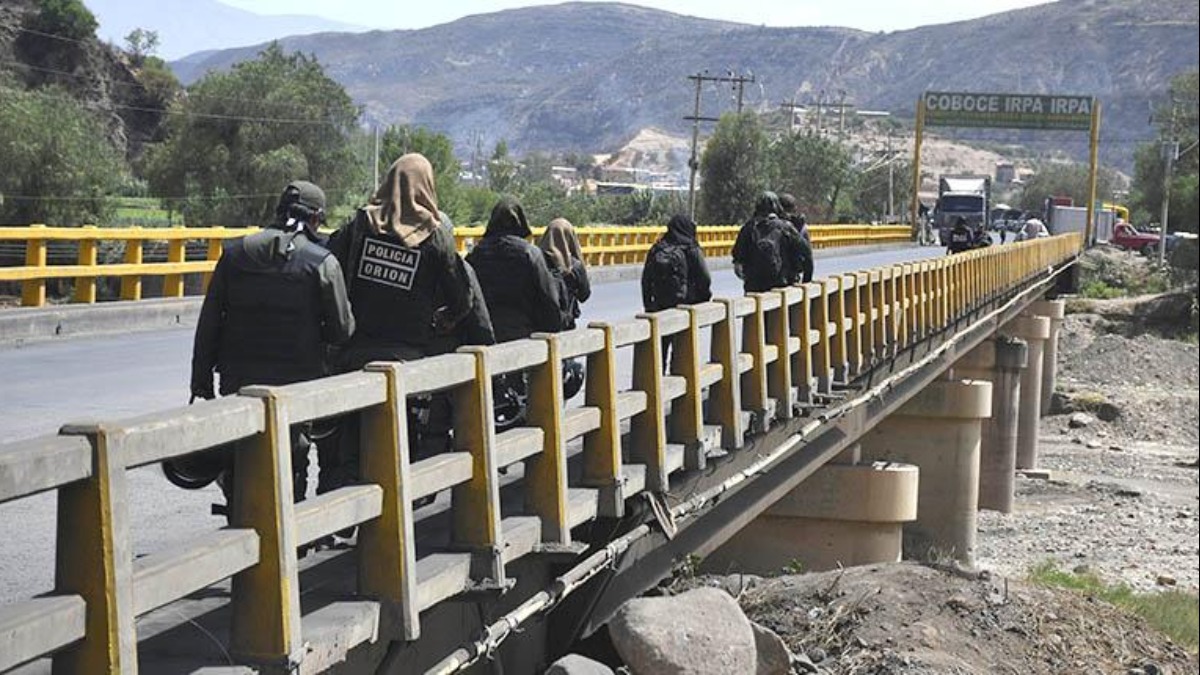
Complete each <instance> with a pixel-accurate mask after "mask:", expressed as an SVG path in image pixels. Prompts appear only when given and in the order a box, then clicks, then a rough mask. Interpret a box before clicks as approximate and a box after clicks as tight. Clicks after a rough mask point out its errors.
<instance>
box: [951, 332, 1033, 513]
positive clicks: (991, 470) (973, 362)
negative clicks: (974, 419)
mask: <svg viewBox="0 0 1200 675" xmlns="http://www.w3.org/2000/svg"><path fill="white" fill-rule="evenodd" d="M1028 360H1029V347H1028V345H1026V344H1025V342H1023V341H1022V340H1020V339H1017V338H1005V337H997V338H994V339H992V340H988V341H986V342H983V343H982V344H980V345H979V346H978V347H976V348H975V349H973V350H971V352H970V353H969V354H967V355H966V356H965V357H963V358H962V359H960V360H959V361H958V363H956V364H954V369H953V370H954V375H955V376H956V377H961V378H964V379H968V380H987V381H989V382H991V383H992V416H991V417H990V418H988V419H986V420H984V421H983V429H982V432H983V437H982V439H981V441H980V446H979V508H981V509H987V510H990V511H999V512H1001V513H1011V512H1012V508H1013V491H1014V488H1015V487H1016V483H1015V478H1016V476H1015V471H1016V468H1017V428H1018V422H1019V419H1020V417H1019V412H1020V400H1021V371H1023V370H1024V369H1025V367H1026V364H1027V362H1028Z"/></svg>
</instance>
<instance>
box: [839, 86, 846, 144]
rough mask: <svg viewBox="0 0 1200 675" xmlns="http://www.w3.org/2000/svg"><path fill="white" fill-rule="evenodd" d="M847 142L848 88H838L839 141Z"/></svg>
mask: <svg viewBox="0 0 1200 675" xmlns="http://www.w3.org/2000/svg"><path fill="white" fill-rule="evenodd" d="M845 142H846V90H845V89H839V90H838V143H845Z"/></svg>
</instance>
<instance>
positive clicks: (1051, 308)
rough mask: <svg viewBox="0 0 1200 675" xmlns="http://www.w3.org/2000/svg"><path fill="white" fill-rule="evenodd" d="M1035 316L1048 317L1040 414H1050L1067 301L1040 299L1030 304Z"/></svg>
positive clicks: (1043, 356) (1056, 381)
mask: <svg viewBox="0 0 1200 675" xmlns="http://www.w3.org/2000/svg"><path fill="white" fill-rule="evenodd" d="M1029 310H1030V311H1031V312H1032V313H1033V314H1034V315H1036V316H1044V317H1046V318H1048V319H1050V335H1049V337H1047V338H1046V347H1045V349H1043V350H1042V399H1041V414H1042V415H1048V414H1050V398H1051V397H1052V396H1054V389H1055V387H1057V386H1058V336H1059V334H1060V333H1061V332H1062V326H1063V319H1064V318H1065V317H1066V315H1067V303H1066V302H1065V301H1063V300H1041V301H1039V302H1035V303H1033V304H1032V305H1030V307H1029Z"/></svg>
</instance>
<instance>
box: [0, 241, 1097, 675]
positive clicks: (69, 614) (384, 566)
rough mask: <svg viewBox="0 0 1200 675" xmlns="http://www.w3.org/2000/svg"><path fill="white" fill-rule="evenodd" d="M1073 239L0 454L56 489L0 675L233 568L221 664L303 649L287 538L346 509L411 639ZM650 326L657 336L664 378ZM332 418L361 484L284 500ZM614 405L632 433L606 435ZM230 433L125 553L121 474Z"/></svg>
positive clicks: (39, 487) (1038, 270)
mask: <svg viewBox="0 0 1200 675" xmlns="http://www.w3.org/2000/svg"><path fill="white" fill-rule="evenodd" d="M1080 244H1081V241H1080V238H1079V237H1078V236H1077V235H1063V236H1059V237H1052V238H1048V239H1039V240H1034V241H1029V242H1022V243H1018V244H1012V245H1007V246H995V247H991V248H988V249H983V250H977V251H971V252H967V253H963V254H959V255H955V256H948V257H944V258H940V259H937V260H930V261H924V262H914V263H908V264H902V265H890V266H886V267H879V268H873V269H865V270H861V271H857V272H852V273H846V274H839V275H836V276H831V277H826V278H823V279H820V280H818V281H815V282H812V283H804V284H798V285H796V286H791V287H787V288H779V289H775V290H773V291H770V292H766V293H753V294H749V295H746V296H743V297H737V298H722V299H717V300H714V301H712V302H706V303H703V304H699V305H691V306H685V307H681V308H676V309H670V310H665V311H661V312H656V313H653V314H641V315H638V316H637V317H636V318H629V319H627V320H624V321H617V322H611V323H593V324H591V325H589V326H588V327H586V328H580V329H578V330H573V331H570V332H565V333H558V334H541V335H535V336H533V337H532V338H530V339H526V340H518V341H514V342H509V343H505V344H500V345H496V346H493V347H470V348H463V349H461V350H459V351H458V352H457V353H453V354H447V355H444V356H438V357H433V358H427V359H422V360H418V361H413V362H408V363H373V364H370V365H368V366H367V367H366V368H365V369H364V370H362V371H361V372H353V373H349V374H344V375H338V376H334V377H329V378H325V379H321V380H315V381H311V382H305V383H299V384H293V385H287V386H277V387H258V386H256V387H248V388H245V389H243V390H242V391H241V392H240V393H239V394H238V395H236V396H229V397H226V398H222V399H219V400H215V401H204V402H200V403H197V404H196V405H192V406H187V407H182V408H176V409H172V410H167V411H164V412H156V413H151V414H148V415H144V416H141V417H134V418H130V419H122V420H116V421H111V422H103V423H89V424H81V425H67V426H64V427H63V428H62V430H61V431H60V433H59V434H58V435H54V436H44V437H40V438H35V439H32V440H29V441H22V442H17V443H10V444H8V445H3V446H0V503H2V502H6V501H10V500H14V499H21V498H24V497H26V496H29V495H33V494H35V493H39V492H43V491H48V490H54V491H56V492H57V496H58V509H57V519H58V524H57V538H56V541H57V542H58V549H57V551H56V556H55V565H56V570H55V582H56V587H55V588H54V590H53V592H51V593H49V594H46V595H41V596H38V597H32V598H28V599H25V600H23V601H19V602H17V603H15V604H11V605H9V606H7V607H5V608H3V611H2V612H0V614H2V616H0V645H4V646H5V649H4V650H0V671H3V670H5V669H7V668H10V667H13V666H15V665H18V664H21V663H24V662H26V661H29V660H31V659H35V658H39V657H42V656H45V655H53V658H54V661H55V664H54V665H55V672H60V673H81V674H85V673H86V674H89V675H92V674H97V673H126V674H129V673H134V672H135V671H136V669H137V663H136V660H137V650H136V646H137V639H138V635H137V632H138V628H137V625H138V624H137V619H138V617H140V616H143V615H145V614H147V613H149V612H151V611H152V610H154V609H156V608H158V607H161V606H164V605H166V604H168V603H171V602H173V601H175V600H177V599H180V598H182V597H184V596H186V595H188V594H190V593H193V592H195V591H197V590H199V589H202V588H205V587H207V586H209V585H211V584H214V583H217V582H220V581H222V580H224V579H227V578H230V577H232V578H233V586H232V603H231V616H232V622H233V623H232V629H231V631H230V634H231V635H232V641H233V642H232V649H231V654H232V656H233V658H235V659H236V660H238V661H239V662H242V663H250V664H254V663H273V664H283V663H289V664H294V663H296V662H297V661H298V660H301V659H303V658H304V654H305V650H304V648H303V645H304V644H305V642H306V637H305V633H304V630H305V626H306V625H313V624H315V623H317V622H318V619H321V617H318V616H315V614H320V613H321V612H324V611H327V610H325V609H322V610H317V611H316V612H315V613H314V614H310V615H304V614H303V613H302V612H301V606H300V602H299V593H300V577H299V574H298V561H297V547H298V546H301V545H303V544H305V543H308V542H313V541H316V540H318V539H320V538H322V537H324V536H326V535H329V534H331V533H334V532H337V531H339V530H342V529H343V528H347V527H350V526H354V525H358V526H359V535H358V541H357V546H358V548H359V554H358V556H357V558H356V563H355V564H357V565H358V576H357V580H358V594H359V596H360V597H359V600H360V602H359V604H358V605H357V606H359V607H361V606H362V605H367V606H369V607H373V608H374V611H375V613H374V614H373V615H372V616H373V618H371V617H369V620H373V621H375V622H376V623H375V624H374V625H375V627H378V625H379V624H378V621H379V616H380V614H379V607H380V605H381V604H382V605H386V606H388V607H392V608H395V609H396V611H397V615H398V617H399V622H400V627H399V629H398V630H397V632H396V633H395V634H391V635H382V634H380V635H379V638H380V639H397V640H414V639H416V638H417V637H418V636H420V634H421V617H420V614H421V612H422V611H423V610H425V609H427V608H429V607H431V606H433V605H435V604H438V603H440V602H442V601H444V600H447V599H449V598H451V597H454V596H456V595H459V594H461V593H463V592H464V591H466V590H468V589H469V588H472V587H477V586H478V585H480V584H485V583H486V584H487V585H492V586H494V585H502V584H504V582H505V579H506V573H507V572H506V568H507V566H508V565H509V564H511V563H512V562H513V561H514V560H516V559H518V558H521V557H523V556H527V555H537V551H538V550H540V549H541V547H542V545H545V544H567V543H570V542H571V536H572V535H571V531H572V529H573V528H575V527H576V526H578V525H580V524H582V523H585V522H588V521H590V520H592V519H594V518H596V517H598V516H620V515H621V514H622V513H623V509H624V506H625V500H627V499H629V498H631V497H633V496H635V495H637V494H638V493H641V492H643V491H651V492H657V493H663V492H665V491H667V490H668V489H669V488H670V487H671V484H672V479H673V476H675V474H677V473H678V472H689V471H698V470H701V469H703V468H704V467H705V464H706V461H707V460H706V452H705V449H706V447H712V446H716V447H721V448H723V449H726V450H728V451H730V452H739V451H740V450H741V449H742V448H743V446H744V445H745V444H746V439H747V437H749V436H751V435H753V434H755V433H756V432H758V431H761V429H757V430H755V429H749V428H746V426H745V425H746V417H745V416H744V415H743V411H745V410H749V411H752V412H755V413H758V416H759V417H762V418H764V419H766V420H767V421H768V423H770V422H771V418H772V413H771V412H770V409H771V408H773V409H774V410H775V413H774V417H775V420H774V423H780V422H781V421H784V420H787V419H788V418H790V417H792V416H793V415H794V412H793V410H794V406H793V404H801V403H809V404H812V403H814V400H815V399H818V398H820V397H821V395H822V394H831V393H833V388H834V384H835V383H836V382H849V381H853V380H855V379H856V378H857V377H859V376H860V375H864V374H866V373H867V372H868V371H870V370H871V369H873V368H875V367H876V366H879V365H881V364H886V363H887V362H888V361H890V360H891V359H892V358H893V357H894V356H895V355H896V354H897V352H898V350H901V349H903V348H905V347H907V346H909V345H912V344H913V343H914V342H916V341H919V340H922V339H925V338H927V337H930V336H932V335H934V334H938V333H940V332H942V331H947V330H953V329H954V326H955V325H956V324H957V322H958V321H959V320H961V319H963V318H967V317H970V316H971V315H972V313H973V312H976V311H980V310H983V309H985V308H988V307H990V306H991V303H994V302H999V301H1004V300H1006V299H1008V298H1010V297H1013V296H1014V295H1016V294H1017V293H1019V292H1022V291H1024V290H1026V289H1027V288H1028V287H1029V286H1030V285H1031V284H1034V283H1038V282H1045V281H1046V280H1048V279H1049V278H1050V277H1051V275H1053V274H1055V273H1056V272H1057V271H1058V270H1061V269H1062V266H1063V265H1064V264H1066V263H1069V262H1070V261H1071V260H1072V259H1073V258H1074V257H1075V256H1076V255H1077V254H1078V253H1079V251H1080ZM706 333H707V334H708V335H707V336H706V335H705V334H706ZM664 337H667V338H670V339H671V340H673V344H674V349H673V350H672V355H671V362H670V366H669V369H668V372H666V373H665V374H664V372H663V368H662V367H661V366H660V364H661V363H662V359H663V354H662V341H661V338H664ZM705 337H707V338H709V339H708V340H707V342H708V343H709V344H710V345H711V351H710V352H709V353H707V354H706V353H702V351H701V345H702V344H704V343H705V340H704V338H705ZM622 350H631V351H632V359H633V368H632V375H631V376H630V379H629V381H622V379H623V378H621V377H620V376H619V375H618V369H617V367H616V364H617V359H618V354H619V353H620V352H621V351H622ZM572 358H585V359H586V360H587V373H588V377H587V386H586V390H585V395H584V399H585V400H584V402H583V405H582V406H580V407H569V408H564V407H563V405H562V368H561V365H562V361H563V360H564V359H572ZM516 371H524V372H526V373H528V375H529V385H530V388H529V399H530V402H529V405H530V408H529V416H528V421H527V426H525V427H519V428H516V429H511V430H508V431H505V432H503V433H498V432H497V431H496V429H495V428H494V425H493V420H492V403H493V401H492V397H493V394H492V382H493V378H494V377H495V376H497V375H500V374H504V373H510V372H516ZM743 375H744V376H743ZM706 390H707V397H708V406H707V409H706V407H705V406H702V405H701V401H702V399H703V398H705V391H706ZM432 392H449V393H450V394H451V395H452V397H453V401H454V432H453V436H454V444H453V445H454V447H453V450H452V451H450V452H447V453H443V454H441V455H437V456H435V457H432V458H429V459H423V460H420V461H414V460H413V459H412V457H411V455H410V444H409V439H408V426H407V424H406V410H407V399H408V398H409V397H412V396H419V395H423V394H429V393H432ZM771 400H774V401H775V402H776V403H777V406H769V405H768V402H769V401H771ZM668 406H669V409H670V413H669V415H663V414H661V413H660V411H662V410H663V409H664V407H668ZM352 412H359V413H361V415H360V418H361V420H362V422H361V423H362V433H361V445H360V453H361V454H360V462H361V475H360V480H361V484H359V485H353V486H348V487H343V488H340V489H338V490H335V491H333V492H330V493H327V494H323V495H320V496H317V497H316V498H313V499H309V500H307V501H304V502H301V503H298V504H294V503H293V500H292V471H291V454H290V450H289V435H288V426H289V425H290V424H297V423H301V422H305V421H308V420H315V419H319V418H327V417H331V416H337V415H342V414H345V413H352ZM625 421H629V423H630V428H629V434H630V442H629V443H628V445H626V446H625V447H624V448H622V444H621V425H622V423H623V422H625ZM580 437H582V438H583V448H582V457H581V458H580V461H581V462H582V468H583V471H582V474H581V476H580V477H579V478H578V479H569V478H568V475H569V474H568V472H567V454H568V452H567V444H568V442H570V441H572V440H574V439H577V438H580ZM230 442H239V445H238V446H237V450H236V452H235V462H236V476H237V479H236V485H235V497H234V500H233V501H234V509H233V511H232V516H231V526H230V527H229V528H225V529H220V530H214V531H212V532H210V533H209V534H207V535H205V536H201V537H198V538H194V539H192V540H190V541H189V542H187V543H186V544H181V545H179V546H178V547H176V548H171V549H169V550H164V551H157V552H153V553H151V554H150V555H147V556H142V557H139V558H137V559H136V560H135V559H134V558H133V555H132V543H131V542H132V538H131V533H130V523H129V504H130V501H131V500H130V495H129V482H128V481H127V480H126V474H127V472H128V471H129V470H130V469H133V468H135V467H140V466H146V465H151V464H156V463H160V462H162V461H164V460H167V459H171V458H175V457H180V456H183V455H186V454H188V453H191V452H195V451H198V450H203V449H206V448H212V447H217V446H221V445H223V444H227V443H230ZM517 462H525V471H524V478H523V479H522V480H523V483H522V485H521V486H520V489H521V490H523V492H524V495H523V496H524V503H525V504H526V511H525V513H524V514H522V515H511V516H504V515H502V513H501V510H500V497H499V487H500V481H501V470H503V469H504V468H505V467H507V466H509V465H511V464H514V463H517ZM445 490H452V491H453V494H454V498H453V499H452V500H451V506H450V509H451V513H450V517H451V521H452V523H453V527H452V532H453V535H452V540H453V541H452V545H451V546H450V547H449V548H447V549H445V550H441V551H437V552H433V553H425V555H423V556H421V557H418V556H417V549H416V537H415V535H414V522H415V516H414V511H413V506H412V504H413V502H414V500H417V499H420V498H421V497H425V496H429V495H434V494H437V493H440V492H442V491H445ZM593 543H597V542H593ZM0 545H4V544H3V543H0ZM551 548H557V550H562V548H561V547H551ZM331 607H332V610H329V611H334V612H336V611H337V603H335V604H334V605H332V606H331ZM324 620H325V621H326V622H327V620H328V617H325V619H324ZM355 634H356V635H361V636H363V637H361V638H360V641H361V640H366V639H373V638H372V637H371V636H373V635H375V633H374V632H372V630H370V629H369V627H368V629H367V630H363V631H359V632H357V633H355ZM339 644H340V645H341V647H340V648H341V649H342V650H343V652H342V653H341V654H340V655H339V654H336V653H334V654H333V655H332V656H330V653H331V652H330V650H329V649H322V650H318V651H319V652H320V653H321V654H322V655H323V656H322V657H320V658H325V657H329V658H334V659H337V658H340V657H341V656H344V650H346V649H350V648H352V647H353V646H354V645H355V644H356V643H355V642H354V641H349V642H339ZM309 658H317V657H312V656H310V657H309ZM322 663H323V662H322ZM304 666H305V667H304V668H303V670H304V671H305V672H311V671H313V670H320V669H321V667H322V665H321V663H305V664H304Z"/></svg>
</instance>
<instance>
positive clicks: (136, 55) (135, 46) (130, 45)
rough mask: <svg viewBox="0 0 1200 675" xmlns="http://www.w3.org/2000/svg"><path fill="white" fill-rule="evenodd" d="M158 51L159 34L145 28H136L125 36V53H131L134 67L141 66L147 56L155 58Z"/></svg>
mask: <svg viewBox="0 0 1200 675" xmlns="http://www.w3.org/2000/svg"><path fill="white" fill-rule="evenodd" d="M157 50H158V33H157V32H156V31H152V30H146V29H144V28H134V29H133V30H131V31H129V34H128V35H126V36H125V51H126V52H128V53H129V56H130V58H131V59H132V60H133V65H134V66H141V65H142V62H143V61H145V60H146V57H147V56H153V55H154V52H155V51H157Z"/></svg>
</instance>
